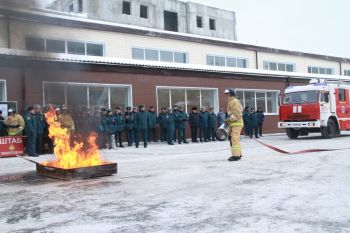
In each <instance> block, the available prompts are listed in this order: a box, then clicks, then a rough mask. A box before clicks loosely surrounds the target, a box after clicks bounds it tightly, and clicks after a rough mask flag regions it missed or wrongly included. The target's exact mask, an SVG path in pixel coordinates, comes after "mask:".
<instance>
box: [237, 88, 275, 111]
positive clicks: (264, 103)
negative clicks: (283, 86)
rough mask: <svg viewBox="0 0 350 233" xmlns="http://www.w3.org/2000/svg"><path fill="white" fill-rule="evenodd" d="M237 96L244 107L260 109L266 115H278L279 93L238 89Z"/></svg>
mask: <svg viewBox="0 0 350 233" xmlns="http://www.w3.org/2000/svg"><path fill="white" fill-rule="evenodd" d="M236 92H237V96H238V99H239V101H240V102H241V104H242V106H243V107H249V109H251V108H253V109H255V110H256V109H258V108H259V107H261V108H262V109H263V111H264V112H265V113H266V114H278V95H279V91H264V90H249V89H237V91H236Z"/></svg>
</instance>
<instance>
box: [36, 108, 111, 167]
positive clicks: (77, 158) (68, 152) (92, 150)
mask: <svg viewBox="0 0 350 233" xmlns="http://www.w3.org/2000/svg"><path fill="white" fill-rule="evenodd" d="M45 116H46V121H47V123H48V124H49V137H50V138H51V139H52V140H53V141H54V145H55V147H54V154H55V157H56V158H55V160H53V161H46V162H43V163H42V165H45V166H50V167H59V168H64V169H71V168H79V167H90V166H97V165H102V164H106V163H108V162H105V161H103V160H102V158H101V154H100V152H99V150H98V147H97V145H96V138H97V134H96V133H92V134H90V135H89V137H88V138H87V143H85V144H84V143H83V142H74V143H73V145H71V135H70V134H69V133H68V131H67V129H65V128H62V127H61V124H60V122H59V121H58V120H57V115H56V111H55V109H54V108H51V110H50V111H49V112H47V113H46V114H45Z"/></svg>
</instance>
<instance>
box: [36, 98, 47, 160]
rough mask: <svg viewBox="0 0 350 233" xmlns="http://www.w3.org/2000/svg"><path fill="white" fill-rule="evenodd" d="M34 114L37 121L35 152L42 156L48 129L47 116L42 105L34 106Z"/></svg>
mask: <svg viewBox="0 0 350 233" xmlns="http://www.w3.org/2000/svg"><path fill="white" fill-rule="evenodd" d="M34 112H35V116H36V120H37V127H38V129H37V135H36V146H35V151H36V153H37V154H39V155H41V154H43V153H44V144H43V140H44V132H45V127H46V122H45V115H44V114H43V112H42V109H41V107H40V105H38V104H36V105H34Z"/></svg>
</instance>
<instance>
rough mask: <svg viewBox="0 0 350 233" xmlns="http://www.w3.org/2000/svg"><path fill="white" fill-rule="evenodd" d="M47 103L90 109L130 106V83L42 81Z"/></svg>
mask: <svg viewBox="0 0 350 233" xmlns="http://www.w3.org/2000/svg"><path fill="white" fill-rule="evenodd" d="M48 104H54V105H62V104H65V105H67V106H69V108H70V109H81V108H84V107H86V108H87V109H90V110H91V111H92V110H93V109H96V108H101V107H108V108H112V109H115V107H117V106H120V107H122V109H125V107H127V106H132V96H131V85H115V84H110V85H109V84H108V85H106V84H83V83H55V82H44V105H45V106H47V105H48Z"/></svg>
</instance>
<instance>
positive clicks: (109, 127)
mask: <svg viewBox="0 0 350 233" xmlns="http://www.w3.org/2000/svg"><path fill="white" fill-rule="evenodd" d="M103 128H104V129H105V133H106V136H107V137H106V144H108V148H109V149H112V148H113V149H115V143H114V134H115V117H114V115H113V112H112V111H111V110H110V109H107V115H106V116H105V117H104V118H103Z"/></svg>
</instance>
